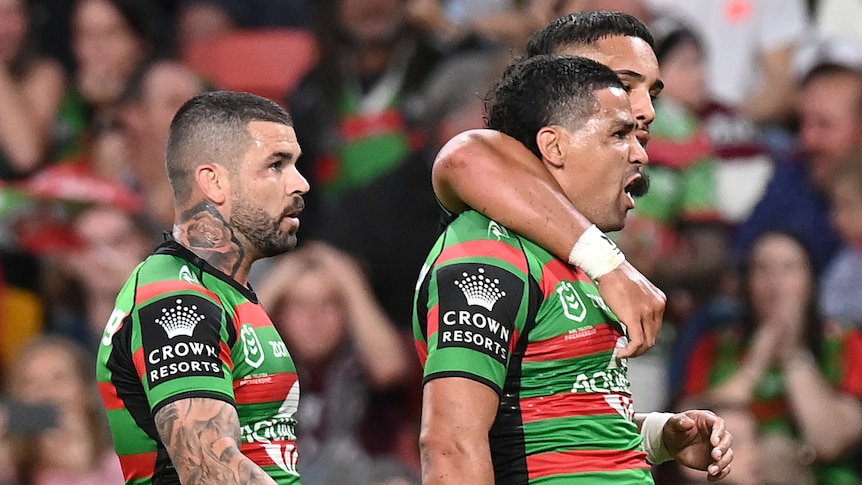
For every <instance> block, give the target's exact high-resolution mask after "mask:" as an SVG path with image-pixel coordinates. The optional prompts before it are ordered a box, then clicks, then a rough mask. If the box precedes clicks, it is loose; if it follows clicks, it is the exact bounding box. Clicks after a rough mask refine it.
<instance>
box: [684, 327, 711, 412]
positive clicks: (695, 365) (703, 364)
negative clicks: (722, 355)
mask: <svg viewBox="0 0 862 485" xmlns="http://www.w3.org/2000/svg"><path fill="white" fill-rule="evenodd" d="M717 345H718V336H717V335H716V334H714V333H711V334H709V335H707V336H706V337H705V338H704V339H703V340H701V341H700V343H698V344H696V345H695V347H694V349H692V352H691V360H690V361H689V364H688V373H687V375H686V378H685V383H684V388H685V395H686V396H694V395H697V394H700V393H701V392H703V391H705V390H706V388H707V387H709V378H710V374H711V373H712V364H713V363H714V362H715V353H716V346H717Z"/></svg>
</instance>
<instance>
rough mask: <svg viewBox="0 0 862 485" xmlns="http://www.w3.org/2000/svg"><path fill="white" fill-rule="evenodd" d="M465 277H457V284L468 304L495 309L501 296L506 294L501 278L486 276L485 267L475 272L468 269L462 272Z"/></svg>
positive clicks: (490, 309)
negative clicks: (472, 272)
mask: <svg viewBox="0 0 862 485" xmlns="http://www.w3.org/2000/svg"><path fill="white" fill-rule="evenodd" d="M461 276H463V279H456V280H455V286H457V287H458V288H460V289H461V293H463V294H464V298H466V299H467V304H468V305H477V306H480V307H482V308H485V309H486V310H488V311H489V312H490V311H493V310H494V305H495V304H496V303H497V301H499V300H500V298H503V297H504V296H506V291H505V290H503V289H501V288H500V287H499V284H500V280H499V279H497V278H489V277H487V276H485V268H481V267H480V268H479V269H477V270H476V273H475V274H472V275H471V274H470V273H468V272H466V271H464V272H462V273H461Z"/></svg>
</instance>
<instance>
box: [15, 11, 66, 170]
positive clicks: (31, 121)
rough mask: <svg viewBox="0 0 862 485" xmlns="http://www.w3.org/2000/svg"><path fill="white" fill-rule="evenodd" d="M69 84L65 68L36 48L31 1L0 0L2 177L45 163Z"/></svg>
mask: <svg viewBox="0 0 862 485" xmlns="http://www.w3.org/2000/svg"><path fill="white" fill-rule="evenodd" d="M64 84H65V74H64V73H63V69H62V67H61V66H60V65H59V64H58V63H57V62H56V61H53V60H50V59H48V58H46V57H44V56H42V55H41V53H40V52H39V50H38V49H37V46H36V45H35V35H34V33H33V30H32V29H31V12H30V9H29V3H28V2H27V0H0V106H2V116H0V179H3V180H8V179H13V178H18V177H22V176H25V175H28V174H29V173H30V172H32V171H33V170H35V169H37V168H38V167H39V166H40V165H41V164H42V163H43V162H45V160H46V158H47V156H48V151H49V147H50V146H51V127H52V126H53V124H54V122H55V119H56V116H57V111H58V109H59V106H60V100H61V99H62V96H63V89H64Z"/></svg>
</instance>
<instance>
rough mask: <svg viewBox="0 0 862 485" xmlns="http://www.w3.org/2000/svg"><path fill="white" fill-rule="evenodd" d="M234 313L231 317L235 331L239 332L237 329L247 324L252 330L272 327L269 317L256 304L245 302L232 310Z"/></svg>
mask: <svg viewBox="0 0 862 485" xmlns="http://www.w3.org/2000/svg"><path fill="white" fill-rule="evenodd" d="M234 311H235V313H234V315H233V321H234V325H236V326H237V331H239V327H241V326H242V325H243V324H245V323H248V324H250V325H251V326H252V327H254V328H263V327H272V326H273V325H272V320H270V318H269V315H267V313H266V310H264V309H263V307H262V306H260V305H259V304H257V303H252V302H250V301H247V302H245V303H242V304H240V305H237V306H236V309H235V310H234Z"/></svg>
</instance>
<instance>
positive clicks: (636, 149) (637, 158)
mask: <svg viewBox="0 0 862 485" xmlns="http://www.w3.org/2000/svg"><path fill="white" fill-rule="evenodd" d="M630 145H631V148H630V149H629V163H635V164H639V165H646V164H648V163H649V155H647V152H646V148H644V146H643V144H642V143H641V142H640V141H639V140H632V142H631V144H630Z"/></svg>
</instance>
